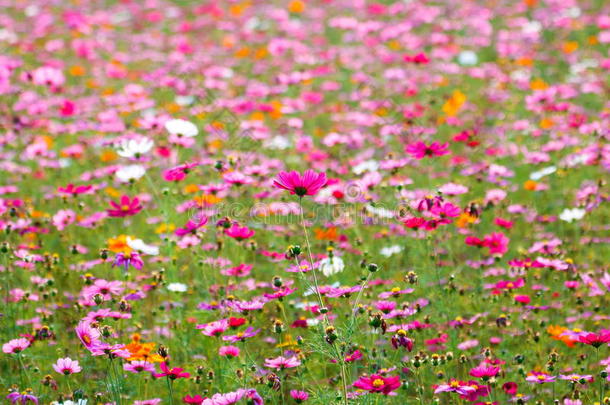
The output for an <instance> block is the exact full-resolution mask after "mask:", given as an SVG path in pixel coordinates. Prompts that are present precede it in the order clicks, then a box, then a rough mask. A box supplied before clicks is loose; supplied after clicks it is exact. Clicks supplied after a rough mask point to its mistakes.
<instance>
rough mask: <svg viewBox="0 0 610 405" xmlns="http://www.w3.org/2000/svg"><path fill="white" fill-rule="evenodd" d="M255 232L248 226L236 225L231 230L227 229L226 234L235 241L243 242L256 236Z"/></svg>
mask: <svg viewBox="0 0 610 405" xmlns="http://www.w3.org/2000/svg"><path fill="white" fill-rule="evenodd" d="M254 233H255V232H254V231H253V230H252V229H250V228H248V227H247V226H239V225H238V224H236V223H234V224H233V225H232V226H231V227H230V228H227V229H225V234H226V235H227V236H229V237H231V238H233V239H235V240H238V241H242V240H246V239H248V238H251V237H252V236H254Z"/></svg>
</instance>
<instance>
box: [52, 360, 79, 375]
mask: <svg viewBox="0 0 610 405" xmlns="http://www.w3.org/2000/svg"><path fill="white" fill-rule="evenodd" d="M53 370H55V371H57V372H58V373H59V374H63V375H70V374H74V373H80V371H81V370H82V368H81V367H80V365H79V364H78V361H76V360H72V359H71V358H69V357H65V358H63V359H57V363H55V364H53Z"/></svg>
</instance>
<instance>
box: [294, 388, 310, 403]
mask: <svg viewBox="0 0 610 405" xmlns="http://www.w3.org/2000/svg"><path fill="white" fill-rule="evenodd" d="M290 396H291V397H292V399H294V400H295V402H296V403H297V404H300V403H301V402H305V401H307V399H308V398H309V394H308V393H307V392H305V391H297V390H290Z"/></svg>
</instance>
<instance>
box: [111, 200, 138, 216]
mask: <svg viewBox="0 0 610 405" xmlns="http://www.w3.org/2000/svg"><path fill="white" fill-rule="evenodd" d="M110 205H111V206H112V208H113V209H108V210H106V211H107V212H108V215H110V216H111V217H128V216H132V215H136V214H137V213H138V212H140V211H142V208H143V207H142V205H140V200H139V199H138V197H134V198H133V199H131V198H129V196H126V195H124V196H122V197H121V200H120V202H119V203H118V204H117V203H115V202H114V201H110Z"/></svg>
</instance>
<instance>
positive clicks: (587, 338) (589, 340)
mask: <svg viewBox="0 0 610 405" xmlns="http://www.w3.org/2000/svg"><path fill="white" fill-rule="evenodd" d="M578 341H579V342H581V343H584V344H586V345H591V346H593V347H595V348H596V349H597V348H598V347H600V346H601V345H603V344H604V343H609V342H610V332H601V333H599V334H597V333H587V334H586V335H584V336H580V337H579V338H578Z"/></svg>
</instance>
